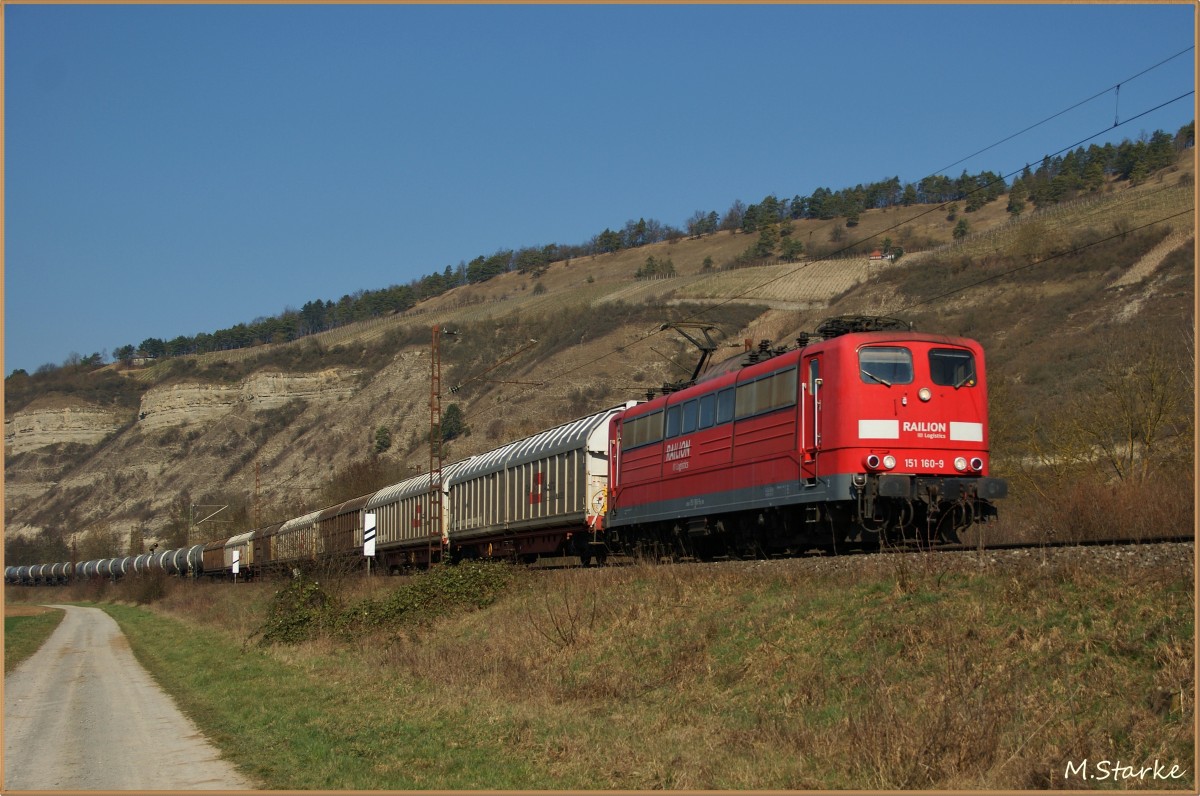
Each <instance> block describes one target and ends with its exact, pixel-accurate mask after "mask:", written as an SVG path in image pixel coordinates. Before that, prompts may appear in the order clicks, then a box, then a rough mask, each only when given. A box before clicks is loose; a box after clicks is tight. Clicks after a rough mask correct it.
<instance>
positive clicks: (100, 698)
mask: <svg viewBox="0 0 1200 796" xmlns="http://www.w3.org/2000/svg"><path fill="white" fill-rule="evenodd" d="M55 607H57V608H62V609H63V610H64V611H66V617H65V618H64V619H63V621H62V623H61V624H60V625H59V626H58V629H57V630H55V631H54V633H53V635H51V636H50V638H49V639H48V640H47V641H46V643H45V644H44V645H43V646H42V648H41V649H40V650H38V651H37V653H36V654H34V655H33V657H31V658H29V659H28V660H26V661H25V662H24V663H22V664H21V665H20V666H19V667H17V668H16V669H15V670H13V672H12V673H10V674H9V675H8V677H6V678H5V680H4V781H3V788H4V789H5V790H79V789H87V790H96V789H98V790H193V789H218V790H233V789H236V790H245V789H249V788H251V787H253V785H252V784H251V783H250V782H248V781H247V780H246V779H245V778H244V777H242V776H241V775H240V774H238V773H237V771H236V770H235V769H234V767H233V766H232V765H231V764H229V763H227V762H225V761H224V760H221V759H220V758H219V756H218V752H217V750H216V749H215V748H214V747H213V746H212V745H211V744H209V743H208V741H207V740H205V739H204V737H203V736H201V735H200V733H199V731H197V729H196V727H195V725H193V724H192V723H191V721H189V720H188V719H187V718H186V717H185V716H184V715H183V714H182V713H180V712H179V709H178V708H176V707H175V704H174V702H172V701H171V699H170V698H169V697H168V696H167V695H166V694H164V693H163V691H162V690H161V689H160V688H159V687H158V685H157V684H156V683H155V682H154V681H153V680H152V679H151V678H150V675H149V674H147V673H146V670H145V669H143V668H142V667H141V665H140V664H139V663H138V662H137V661H136V660H135V659H134V657H133V654H132V653H131V652H130V650H129V644H128V642H127V641H126V640H125V636H124V635H122V633H121V631H120V629H119V628H118V627H117V623H116V622H115V621H113V619H112V618H111V617H109V616H108V615H107V614H105V613H104V612H103V611H101V610H100V609H98V608H77V607H72V606H55Z"/></svg>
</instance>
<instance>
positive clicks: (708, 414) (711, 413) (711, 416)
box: [700, 394, 717, 428]
mask: <svg viewBox="0 0 1200 796" xmlns="http://www.w3.org/2000/svg"><path fill="white" fill-rule="evenodd" d="M716 422H717V396H716V395H713V394H709V395H705V396H704V397H702V398H701V399H700V428H712V427H713V426H714V425H715V424H716Z"/></svg>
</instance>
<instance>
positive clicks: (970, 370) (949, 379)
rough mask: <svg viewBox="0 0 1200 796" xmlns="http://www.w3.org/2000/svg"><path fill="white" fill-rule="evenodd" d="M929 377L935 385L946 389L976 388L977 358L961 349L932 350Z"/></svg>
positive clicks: (930, 352)
mask: <svg viewBox="0 0 1200 796" xmlns="http://www.w3.org/2000/svg"><path fill="white" fill-rule="evenodd" d="M929 375H930V378H932V379H933V383H934V384H940V385H942V386H944V387H953V388H954V389H956V390H957V389H958V388H959V387H974V386H975V385H976V383H978V381H979V378H978V377H977V376H976V375H975V357H974V355H972V354H971V352H970V351H964V350H963V349H961V348H932V349H930V351H929Z"/></svg>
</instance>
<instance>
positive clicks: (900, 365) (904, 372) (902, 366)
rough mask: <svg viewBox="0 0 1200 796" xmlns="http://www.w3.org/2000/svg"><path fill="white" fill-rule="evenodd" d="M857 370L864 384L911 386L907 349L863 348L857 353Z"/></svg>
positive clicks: (910, 359) (911, 372) (910, 358)
mask: <svg viewBox="0 0 1200 796" xmlns="http://www.w3.org/2000/svg"><path fill="white" fill-rule="evenodd" d="M858 368H859V371H860V372H861V373H862V380H863V381H865V382H875V383H877V384H882V385H884V386H885V387H891V386H892V385H893V384H912V380H913V362H912V352H911V351H909V350H908V349H907V348H892V347H883V346H880V347H878V348H863V349H861V350H860V351H859V352H858Z"/></svg>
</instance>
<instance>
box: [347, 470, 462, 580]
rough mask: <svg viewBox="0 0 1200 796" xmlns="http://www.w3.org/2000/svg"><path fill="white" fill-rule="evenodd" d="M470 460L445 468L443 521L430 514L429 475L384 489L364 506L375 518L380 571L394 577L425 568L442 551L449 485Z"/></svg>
mask: <svg viewBox="0 0 1200 796" xmlns="http://www.w3.org/2000/svg"><path fill="white" fill-rule="evenodd" d="M469 461H472V460H471V459H466V460H464V461H459V462H454V463H452V464H449V465H446V466H445V467H443V468H442V489H441V492H440V497H439V499H440V508H441V512H440V514H441V521H440V523H439V522H438V519H437V513H435V512H433V511H432V510H431V508H432V506H433V500H432V498H431V495H430V483H431V479H430V476H429V473H422V474H420V475H415V476H413V477H411V478H406V479H404V480H403V481H401V482H399V483H396V484H392V485H391V486H388V487H384V488H383V489H381V490H379V491H378V492H376V493H375V494H374V495H372V496H371V498H370V499H369V500H368V501H367V502H366V504H365V505H364V506H363V512H364V513H372V514H374V515H375V530H376V536H375V562H376V566H377V567H378V568H380V569H381V570H384V571H387V572H391V573H393V574H395V573H397V572H399V571H400V570H402V569H404V568H407V567H412V566H418V565H425V564H428V563H429V560H430V557H431V556H437V555H438V554H440V552H441V550H442V545H443V541H444V537H445V521H446V513H447V511H448V510H449V509H448V504H447V497H446V487H447V484H448V483H449V482H450V481H451V480H452V479H453V478H454V477H455V475H456V474H457V473H458V471H459V470H461V469H462V467H463V466H464V465H465V464H466V463H467V462H469Z"/></svg>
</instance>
